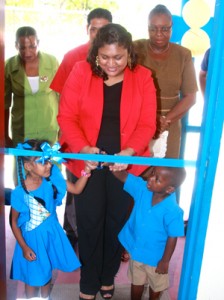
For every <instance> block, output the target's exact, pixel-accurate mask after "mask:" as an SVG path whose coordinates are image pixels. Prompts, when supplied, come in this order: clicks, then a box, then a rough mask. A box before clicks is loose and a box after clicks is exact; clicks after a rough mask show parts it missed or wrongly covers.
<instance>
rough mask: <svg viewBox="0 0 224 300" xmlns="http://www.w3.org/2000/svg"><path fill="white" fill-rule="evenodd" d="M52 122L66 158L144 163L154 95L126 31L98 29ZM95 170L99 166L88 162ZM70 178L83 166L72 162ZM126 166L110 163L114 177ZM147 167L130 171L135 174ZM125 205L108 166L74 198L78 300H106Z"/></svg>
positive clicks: (114, 26)
mask: <svg viewBox="0 0 224 300" xmlns="http://www.w3.org/2000/svg"><path fill="white" fill-rule="evenodd" d="M58 122H59V125H60V129H61V134H62V135H61V144H62V147H63V149H65V151H67V152H72V153H91V154H93V153H100V151H101V149H103V151H105V152H106V153H108V154H118V155H137V156H149V155H150V154H149V150H148V144H149V141H150V139H151V138H152V137H153V135H154V132H155V129H156V94H155V87H154V84H153V80H152V77H151V72H150V71H149V70H148V69H146V68H144V67H142V66H140V65H136V56H135V53H134V51H133V45H132V38H131V35H130V33H128V32H127V31H126V29H125V28H123V27H122V26H120V25H118V24H108V25H106V26H104V27H103V28H102V29H100V30H99V32H98V34H97V36H96V38H95V40H94V42H93V45H92V48H91V49H90V52H89V55H88V62H85V61H83V62H79V63H76V65H75V66H74V68H73V70H72V72H71V73H70V76H69V78H68V80H67V81H66V83H65V86H64V89H63V91H62V95H61V99H60V106H59V115H58ZM88 163H89V164H97V162H88ZM67 167H68V169H69V170H70V171H71V172H72V173H73V174H74V176H75V177H76V178H78V177H80V176H89V175H90V174H84V173H83V172H82V170H83V168H84V164H83V161H80V160H70V161H69V162H68V163H67ZM125 168H127V165H126V164H119V163H115V164H114V166H113V170H123V169H125ZM145 168H146V167H145V166H137V165H131V166H128V170H129V172H131V173H133V174H135V175H140V174H141V173H142V172H143V171H144V170H145ZM130 201H131V198H130V197H129V196H128V195H127V194H126V193H125V192H124V191H123V186H122V184H121V183H120V182H119V181H118V180H117V179H116V178H115V177H114V176H113V174H112V172H110V170H109V169H108V167H103V168H101V169H96V170H94V171H93V172H92V175H91V177H90V178H89V181H88V184H87V186H86V188H85V190H84V192H83V193H82V194H81V195H78V196H76V200H75V205H76V215H77V226H78V236H79V241H78V245H79V256H80V260H81V263H82V267H81V278H80V299H95V295H96V294H97V292H98V291H100V292H101V295H102V297H103V298H105V299H110V298H112V296H113V291H114V277H115V275H116V273H117V271H118V269H119V266H120V258H121V252H122V247H121V245H120V243H119V241H118V239H117V235H118V233H119V231H120V230H121V228H122V227H123V225H124V223H125V221H126V218H127V211H128V207H129V205H130Z"/></svg>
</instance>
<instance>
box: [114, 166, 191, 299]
mask: <svg viewBox="0 0 224 300" xmlns="http://www.w3.org/2000/svg"><path fill="white" fill-rule="evenodd" d="M114 175H115V176H116V177H117V178H118V179H119V180H120V181H122V182H124V190H125V191H126V192H128V193H129V194H130V195H131V196H132V197H133V199H134V207H133V210H132V212H131V215H130V217H129V219H128V221H127V222H126V224H125V225H124V227H123V229H122V230H121V231H120V233H119V236H118V238H119V240H120V242H121V244H122V245H123V246H124V248H125V249H127V251H128V252H129V254H130V256H131V261H130V263H129V269H128V277H129V279H130V280H131V283H132V284H131V300H140V299H141V297H142V294H143V290H144V285H145V284H146V283H149V298H150V300H155V299H159V297H160V295H161V293H162V291H164V290H165V289H167V288H168V287H169V276H168V268H169V262H170V259H171V256H172V254H173V252H174V249H175V246H176V242H177V237H179V236H184V221H183V210H182V209H181V208H180V207H179V206H178V204H177V202H176V195H175V193H174V192H175V190H176V189H177V188H178V187H179V186H180V185H181V184H182V182H183V181H184V179H185V177H186V171H185V169H184V168H173V167H172V168H171V167H152V168H151V173H150V174H149V176H148V179H147V181H144V180H143V179H142V178H141V177H137V176H134V175H132V174H128V173H127V172H126V171H120V172H114Z"/></svg>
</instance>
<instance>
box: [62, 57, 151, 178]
mask: <svg viewBox="0 0 224 300" xmlns="http://www.w3.org/2000/svg"><path fill="white" fill-rule="evenodd" d="M103 103H104V99H103V79H102V78H99V77H97V76H94V75H93V74H92V71H91V68H90V65H89V63H87V62H85V61H82V62H78V63H76V64H75V66H74V68H73V69H72V71H71V73H70V75H69V77H68V79H67V81H66V83H65V85H64V88H63V91H62V94H61V98H60V104H59V114H58V123H59V126H60V129H61V134H62V135H61V139H60V143H61V145H62V146H63V149H65V152H70V153H79V152H80V150H81V149H82V148H83V147H85V146H87V145H89V146H95V145H96V142H97V138H98V134H99V130H100V125H101V119H102V112H103ZM155 129H156V91H155V87H154V84H153V79H152V77H151V72H150V71H149V70H148V69H146V68H145V67H142V66H140V65H138V66H137V67H136V68H135V69H134V71H131V70H130V69H129V68H126V69H125V71H124V80H123V86H122V94H121V107H120V133H121V150H122V149H126V148H127V147H131V148H133V149H134V150H135V152H136V156H149V155H150V154H149V150H148V144H149V141H150V140H151V138H152V137H153V135H154V132H155ZM83 166H84V165H83V161H80V160H70V161H69V162H68V164H67V167H68V169H69V170H70V171H71V172H72V173H73V174H74V175H76V176H77V177H80V172H81V170H82V169H83ZM145 168H146V166H137V165H132V166H130V168H129V171H130V172H131V173H133V174H135V175H139V174H140V173H141V172H143V171H144V170H145Z"/></svg>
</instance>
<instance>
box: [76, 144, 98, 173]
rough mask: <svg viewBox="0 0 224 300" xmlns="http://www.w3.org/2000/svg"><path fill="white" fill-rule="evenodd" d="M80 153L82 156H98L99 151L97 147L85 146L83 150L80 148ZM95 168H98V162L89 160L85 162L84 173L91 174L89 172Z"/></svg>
mask: <svg viewBox="0 0 224 300" xmlns="http://www.w3.org/2000/svg"><path fill="white" fill-rule="evenodd" d="M80 153H82V154H99V153H100V149H99V148H98V147H91V146H85V147H84V148H82V150H81V151H80ZM97 166H98V161H91V160H86V161H85V171H86V172H87V173H91V171H92V170H94V169H96V167H97Z"/></svg>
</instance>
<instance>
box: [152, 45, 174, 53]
mask: <svg viewBox="0 0 224 300" xmlns="http://www.w3.org/2000/svg"><path fill="white" fill-rule="evenodd" d="M149 48H150V49H151V51H152V52H153V53H155V54H163V53H165V52H167V51H168V50H169V48H170V43H168V45H167V46H166V48H165V49H163V50H162V51H155V50H154V49H153V48H152V46H151V44H150V42H149Z"/></svg>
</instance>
